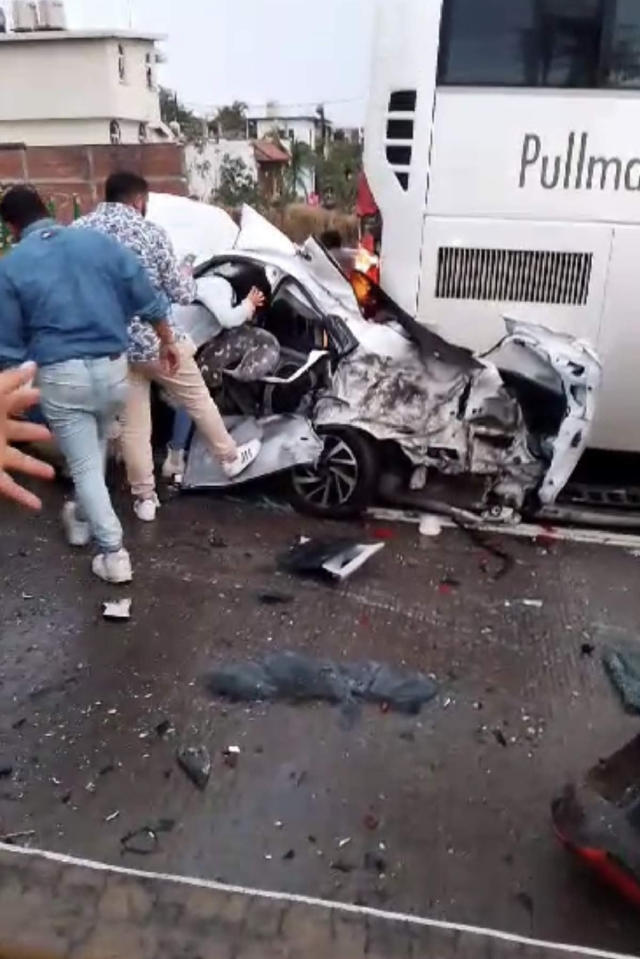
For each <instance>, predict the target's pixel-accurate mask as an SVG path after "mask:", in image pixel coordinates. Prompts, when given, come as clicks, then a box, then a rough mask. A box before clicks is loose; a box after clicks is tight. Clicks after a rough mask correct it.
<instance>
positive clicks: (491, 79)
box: [438, 0, 638, 88]
mask: <svg viewBox="0 0 640 959" xmlns="http://www.w3.org/2000/svg"><path fill="white" fill-rule="evenodd" d="M612 2H613V3H614V4H615V2H616V0H445V2H444V5H443V20H442V35H441V42H440V62H439V67H438V82H439V83H440V84H445V85H446V84H448V85H461V86H479V87H483V86H490V87H499V86H508V87H563V88H564V87H569V88H589V87H595V86H598V83H599V78H600V72H601V62H602V56H603V49H604V44H605V40H606V37H605V34H606V31H605V23H606V20H607V14H608V13H609V12H610V11H611V9H612ZM624 5H625V4H624V0H623V2H619V3H618V6H619V7H622V6H624ZM628 6H629V7H632V6H633V7H634V17H633V19H634V20H635V21H636V23H637V20H638V15H637V11H636V10H635V8H636V7H637V3H634V0H628Z"/></svg>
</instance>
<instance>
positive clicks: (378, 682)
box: [206, 652, 438, 715]
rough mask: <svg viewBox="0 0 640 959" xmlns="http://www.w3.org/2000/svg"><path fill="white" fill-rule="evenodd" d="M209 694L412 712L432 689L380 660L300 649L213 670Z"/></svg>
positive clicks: (415, 675)
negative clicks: (343, 658)
mask: <svg viewBox="0 0 640 959" xmlns="http://www.w3.org/2000/svg"><path fill="white" fill-rule="evenodd" d="M206 685H207V689H208V690H209V692H210V693H211V694H212V695H213V696H221V697H224V698H226V699H231V700H234V701H236V702H260V701H265V700H285V701H287V702H292V703H303V702H311V701H321V702H328V703H332V704H333V705H338V704H341V705H342V706H343V707H346V708H349V707H350V708H353V707H354V706H355V705H356V704H357V703H358V702H366V703H373V704H375V705H379V706H380V705H382V704H385V705H386V707H387V708H389V709H394V710H395V711H396V712H401V713H408V714H410V715H416V714H417V713H419V712H420V710H421V708H422V706H424V705H425V704H426V703H429V702H431V700H433V699H435V697H436V696H437V694H438V686H437V684H436V682H435V681H434V680H433V679H431V678H429V677H427V676H424V675H423V674H422V673H407V672H402V671H400V670H397V669H394V668H392V667H390V666H383V665H381V664H380V663H375V662H367V663H355V664H350V663H340V664H337V663H334V662H332V661H330V660H318V659H313V658H311V657H309V656H306V655H304V654H302V653H292V652H281V653H274V654H272V655H270V656H266V657H265V658H264V659H263V660H261V661H249V662H245V663H237V664H233V665H230V666H224V667H222V668H220V669H217V670H215V672H213V673H212V674H211V675H210V676H209V677H208V679H207V681H206Z"/></svg>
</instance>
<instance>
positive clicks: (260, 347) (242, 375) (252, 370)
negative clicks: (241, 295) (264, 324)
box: [233, 326, 280, 383]
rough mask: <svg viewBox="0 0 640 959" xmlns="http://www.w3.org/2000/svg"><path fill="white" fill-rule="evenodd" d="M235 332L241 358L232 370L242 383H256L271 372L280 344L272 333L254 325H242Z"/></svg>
mask: <svg viewBox="0 0 640 959" xmlns="http://www.w3.org/2000/svg"><path fill="white" fill-rule="evenodd" d="M234 332H235V331H234ZM237 334H238V335H237V337H236V348H237V351H238V352H240V353H241V359H240V362H239V363H238V365H237V366H236V367H235V369H234V370H233V376H234V377H235V379H237V380H240V382H242V383H256V382H258V381H259V380H261V379H263V378H264V377H265V376H269V375H270V374H271V373H273V372H274V371H275V369H276V367H277V366H278V362H279V360H280V344H279V343H278V341H277V339H276V338H275V336H274V335H273V333H269V332H268V331H267V330H261V329H260V328H259V327H255V326H244V327H242V328H241V329H240V330H238V331H237Z"/></svg>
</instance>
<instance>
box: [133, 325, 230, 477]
mask: <svg viewBox="0 0 640 959" xmlns="http://www.w3.org/2000/svg"><path fill="white" fill-rule="evenodd" d="M178 348H179V350H180V359H181V362H180V368H179V370H178V371H177V373H174V374H169V373H167V372H166V371H165V370H163V368H162V367H161V365H160V364H159V363H158V364H155V363H154V364H147V365H145V367H144V369H145V370H150V371H152V373H151V376H152V378H153V380H154V381H155V382H156V383H159V384H160V385H161V386H163V387H164V389H165V390H166V391H167V393H169V395H170V396H171V398H172V399H173V400H175V402H176V403H177V405H178V406H181V407H183V409H185V410H186V412H187V413H188V414H189V416H190V417H191V419H192V420H193V422H194V423H195V424H196V426H197V427H198V429H199V430H200V432H201V433H202V435H203V436H204V438H205V440H206V441H207V443H208V444H209V447H210V449H211V451H212V453H213V454H214V456H215V457H216V458H217V459H219V460H220V461H221V462H228V461H229V460H232V459H234V458H235V457H236V455H237V453H238V447H237V444H236V442H235V440H234V439H233V437H232V436H230V435H229V433H228V431H227V428H226V426H225V425H224V420H223V419H222V417H221V416H220V411H219V409H218V407H217V406H216V404H215V403H214V401H213V398H212V396H211V394H210V393H209V390H208V389H207V386H206V384H205V382H204V380H203V378H202V373H201V372H200V370H199V368H198V364H197V363H196V361H195V359H194V356H193V354H194V347H193V344H192V343H190V342H189V341H186V342H181V343H179V344H178Z"/></svg>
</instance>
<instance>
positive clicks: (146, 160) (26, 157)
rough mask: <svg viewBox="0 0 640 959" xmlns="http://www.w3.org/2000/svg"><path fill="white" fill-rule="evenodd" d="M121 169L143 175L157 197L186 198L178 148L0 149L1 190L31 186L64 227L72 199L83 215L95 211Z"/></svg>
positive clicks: (183, 173)
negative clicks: (51, 204) (15, 185)
mask: <svg viewBox="0 0 640 959" xmlns="http://www.w3.org/2000/svg"><path fill="white" fill-rule="evenodd" d="M119 169H125V170H131V171H133V172H137V173H140V174H142V175H143V176H145V177H146V178H147V179H148V181H149V185H150V187H151V189H152V190H154V191H156V192H158V193H175V194H178V195H179V196H186V195H187V192H188V191H187V178H186V173H185V161H184V149H183V148H182V147H181V146H180V145H178V144H176V143H168V144H147V145H146V146H118V147H107V146H84V147H73V146H72V147H64V146H56V147H26V148H25V147H23V148H16V149H12V148H7V147H2V145H1V144H0V186H1V187H6V186H8V185H10V184H12V183H24V182H29V183H32V184H33V185H34V186H35V187H37V189H38V190H40V191H41V193H42V194H43V195H44V196H45V197H46V198H47V199H48V200H53V201H54V202H55V204H56V210H57V213H58V215H59V218H60V219H61V220H63V221H69V220H71V219H72V217H73V212H74V198H77V200H78V202H79V205H80V209H81V212H83V213H86V212H88V211H89V210H91V209H93V207H94V206H95V205H96V204H97V203H98V202H99V201H100V200H101V199H102V197H103V188H104V181H105V180H106V178H107V177H108V176H109V174H110V173H113V172H114V171H115V170H119Z"/></svg>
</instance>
